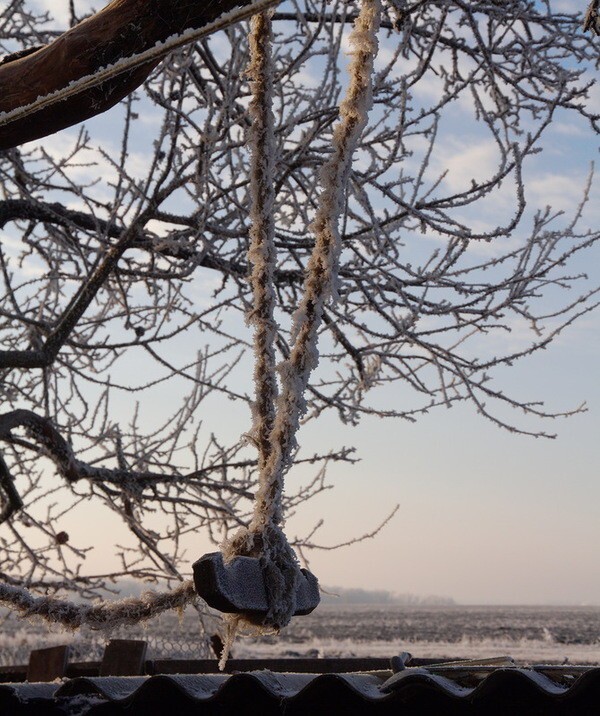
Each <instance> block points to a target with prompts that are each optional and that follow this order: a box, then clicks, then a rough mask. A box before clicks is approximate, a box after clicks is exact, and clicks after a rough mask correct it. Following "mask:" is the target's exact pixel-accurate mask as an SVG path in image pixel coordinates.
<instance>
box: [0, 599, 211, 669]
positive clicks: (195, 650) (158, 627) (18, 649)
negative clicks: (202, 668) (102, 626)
mask: <svg viewBox="0 0 600 716" xmlns="http://www.w3.org/2000/svg"><path fill="white" fill-rule="evenodd" d="M0 625H1V627H0V628H1V632H0V666H10V665H13V664H27V662H28V660H29V654H30V652H31V650H32V649H42V648H44V647H49V646H55V645H57V644H69V645H70V646H71V657H70V658H71V661H100V660H101V659H102V655H103V653H104V648H105V646H106V644H107V643H108V641H109V640H110V639H142V640H143V641H146V642H147V643H148V658H150V659H205V658H207V657H213V656H214V654H213V653H212V652H211V651H210V646H209V645H208V644H207V641H206V638H205V637H204V636H203V634H202V633H201V630H200V625H199V622H198V617H197V616H196V615H195V614H194V612H193V611H191V610H190V612H186V613H185V614H184V615H183V617H182V618H179V617H178V616H177V615H176V614H163V615H161V616H160V617H158V618H156V619H154V620H153V621H152V622H149V623H148V624H145V625H144V624H139V625H136V626H131V627H121V628H119V629H113V630H111V631H110V632H104V631H94V630H92V629H89V628H87V627H83V628H81V629H79V630H78V631H77V632H69V631H64V630H61V629H59V628H56V627H49V626H47V625H46V624H45V623H42V622H27V621H24V620H22V619H19V618H18V617H16V616H15V615H12V614H8V615H5V616H4V617H2V619H1V620H0ZM215 631H216V625H215Z"/></svg>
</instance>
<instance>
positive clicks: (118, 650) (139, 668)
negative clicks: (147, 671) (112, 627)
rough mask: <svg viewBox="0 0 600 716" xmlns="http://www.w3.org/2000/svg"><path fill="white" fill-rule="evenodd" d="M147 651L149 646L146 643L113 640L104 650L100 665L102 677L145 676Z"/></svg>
mask: <svg viewBox="0 0 600 716" xmlns="http://www.w3.org/2000/svg"><path fill="white" fill-rule="evenodd" d="M147 649H148V644H147V643H146V642H145V641H136V640H134V639H112V640H111V641H109V643H108V645H107V646H106V649H105V650H104V656H103V658H102V663H101V664H100V676H139V675H140V674H143V673H144V666H145V662H146V651H147Z"/></svg>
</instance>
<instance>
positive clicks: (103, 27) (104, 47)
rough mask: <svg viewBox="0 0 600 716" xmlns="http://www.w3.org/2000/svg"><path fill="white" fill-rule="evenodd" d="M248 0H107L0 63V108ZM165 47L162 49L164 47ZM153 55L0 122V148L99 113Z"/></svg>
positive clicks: (138, 77) (133, 83)
mask: <svg viewBox="0 0 600 716" xmlns="http://www.w3.org/2000/svg"><path fill="white" fill-rule="evenodd" d="M250 2H251V0H217V1H216V2H210V1H209V0H113V2H111V3H109V4H108V5H107V6H106V7H105V8H104V9H103V10H101V11H100V12H98V13H96V14H95V15H93V16H92V17H90V18H88V19H86V20H84V21H83V22H81V23H79V24H78V25H76V26H75V27H73V28H72V29H70V30H69V31H67V32H65V33H64V34H63V35H61V36H60V37H58V38H57V39H56V40H54V42H52V43H50V44H49V45H45V46H43V47H41V48H39V49H37V50H35V51H33V52H31V53H29V54H25V55H24V56H23V55H22V56H21V57H18V56H13V57H15V59H11V58H8V61H5V62H4V63H3V64H0V113H3V112H10V111H11V110H13V109H16V108H17V107H22V106H25V105H28V104H30V103H31V102H34V101H35V100H36V99H37V98H38V97H43V96H46V95H48V94H50V93H52V92H56V91H57V90H60V89H62V88H64V87H67V86H68V85H69V84H71V83H72V82H74V81H76V80H78V79H81V78H82V77H86V76H88V75H92V74H94V73H95V72H97V71H98V70H99V69H101V68H103V67H106V66H107V65H110V64H113V63H114V62H116V61H118V60H119V59H121V58H122V57H127V56H131V55H134V54H137V53H139V52H143V51H144V50H146V49H149V48H151V47H153V46H154V45H156V43H158V42H163V41H164V40H166V39H167V38H168V37H170V36H172V35H175V34H179V33H181V32H184V31H185V30H189V29H193V28H200V27H203V26H204V25H206V24H208V23H210V22H212V21H214V20H216V19H217V18H218V17H219V16H220V15H222V14H223V13H225V12H228V11H229V10H232V9H233V8H235V7H241V6H244V5H249V4H250ZM165 54H166V53H165ZM158 62H159V60H157V61H153V62H150V63H147V64H145V65H142V66H140V67H138V68H136V69H135V70H132V71H127V72H123V73H122V74H121V75H118V76H116V77H113V78H112V79H110V80H108V81H106V82H104V83H102V84H100V85H98V86H97V87H94V88H93V89H90V90H85V91H82V92H81V93H79V94H77V95H75V96H73V97H71V98H69V99H65V100H64V101H62V102H59V103H57V104H55V105H53V106H51V107H47V108H46V109H42V110H40V111H38V112H36V113H35V114H32V115H30V116H28V117H25V118H23V119H17V120H15V121H14V122H11V123H9V124H7V125H5V126H3V127H0V150H2V149H10V148H11V147H15V146H18V145H19V144H23V143H24V142H29V141H31V140H33V139H39V138H40V137H45V136H47V135H49V134H54V132H58V131H59V130H61V129H64V128H65V127H70V126H72V125H73V124H77V123H78V122H82V121H83V120H86V119H89V118H90V117H93V116H94V115H97V114H101V113H102V112H105V111H106V110H107V109H110V108H111V107H113V106H114V105H115V104H117V102H119V101H120V100H121V99H123V97H125V96H126V95H127V94H129V93H130V92H132V91H133V90H134V89H136V87H139V85H141V84H142V83H143V82H144V80H145V79H146V77H148V75H149V74H150V72H151V71H152V70H153V69H154V67H156V65H157V64H158Z"/></svg>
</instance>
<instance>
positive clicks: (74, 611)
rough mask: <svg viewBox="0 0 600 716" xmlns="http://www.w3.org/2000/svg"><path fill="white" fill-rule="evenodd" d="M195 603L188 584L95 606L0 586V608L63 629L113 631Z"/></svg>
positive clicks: (191, 586)
mask: <svg viewBox="0 0 600 716" xmlns="http://www.w3.org/2000/svg"><path fill="white" fill-rule="evenodd" d="M195 599H196V592H195V590H194V585H193V583H192V582H183V583H182V584H181V585H180V586H179V587H177V588H176V589H174V590H172V591H170V592H145V593H144V594H142V596H141V597H139V598H134V597H132V598H129V599H121V600H118V601H115V602H100V603H98V604H92V605H87V604H75V603H74V602H70V601H67V600H64V599H57V598H55V597H35V596H33V595H32V594H31V592H29V591H28V590H27V589H25V588H23V587H15V586H11V585H8V584H0V604H3V605H5V606H7V607H10V608H11V609H12V610H14V611H15V612H17V613H18V614H19V616H21V617H24V618H28V617H41V618H42V619H44V620H45V621H47V622H50V623H52V624H61V625H62V626H64V627H66V628H67V629H78V628H79V627H81V626H83V625H86V626H89V627H91V628H92V629H114V628H116V627H119V626H125V625H132V624H137V623H139V622H141V621H147V620H148V619H152V618H154V617H155V616H157V615H158V614H162V612H166V611H169V610H171V609H183V608H185V607H186V606H187V605H188V604H191V603H192V602H193V601H194V600H195Z"/></svg>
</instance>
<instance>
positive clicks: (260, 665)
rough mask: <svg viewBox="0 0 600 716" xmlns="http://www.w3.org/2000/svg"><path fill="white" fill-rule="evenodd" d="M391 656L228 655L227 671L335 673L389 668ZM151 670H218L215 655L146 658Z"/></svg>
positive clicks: (204, 671) (180, 671)
mask: <svg viewBox="0 0 600 716" xmlns="http://www.w3.org/2000/svg"><path fill="white" fill-rule="evenodd" d="M389 668H390V660H389V659H375V658H373V659H357V658H348V659H229V661H228V662H227V666H226V668H225V673H233V672H236V671H260V670H262V669H267V670H269V671H278V672H288V673H297V674H335V673H348V672H358V671H386V670H388V669H389ZM146 669H147V673H148V674H216V673H218V672H219V667H218V662H217V661H216V659H154V660H152V661H149V662H147V665H146Z"/></svg>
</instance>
